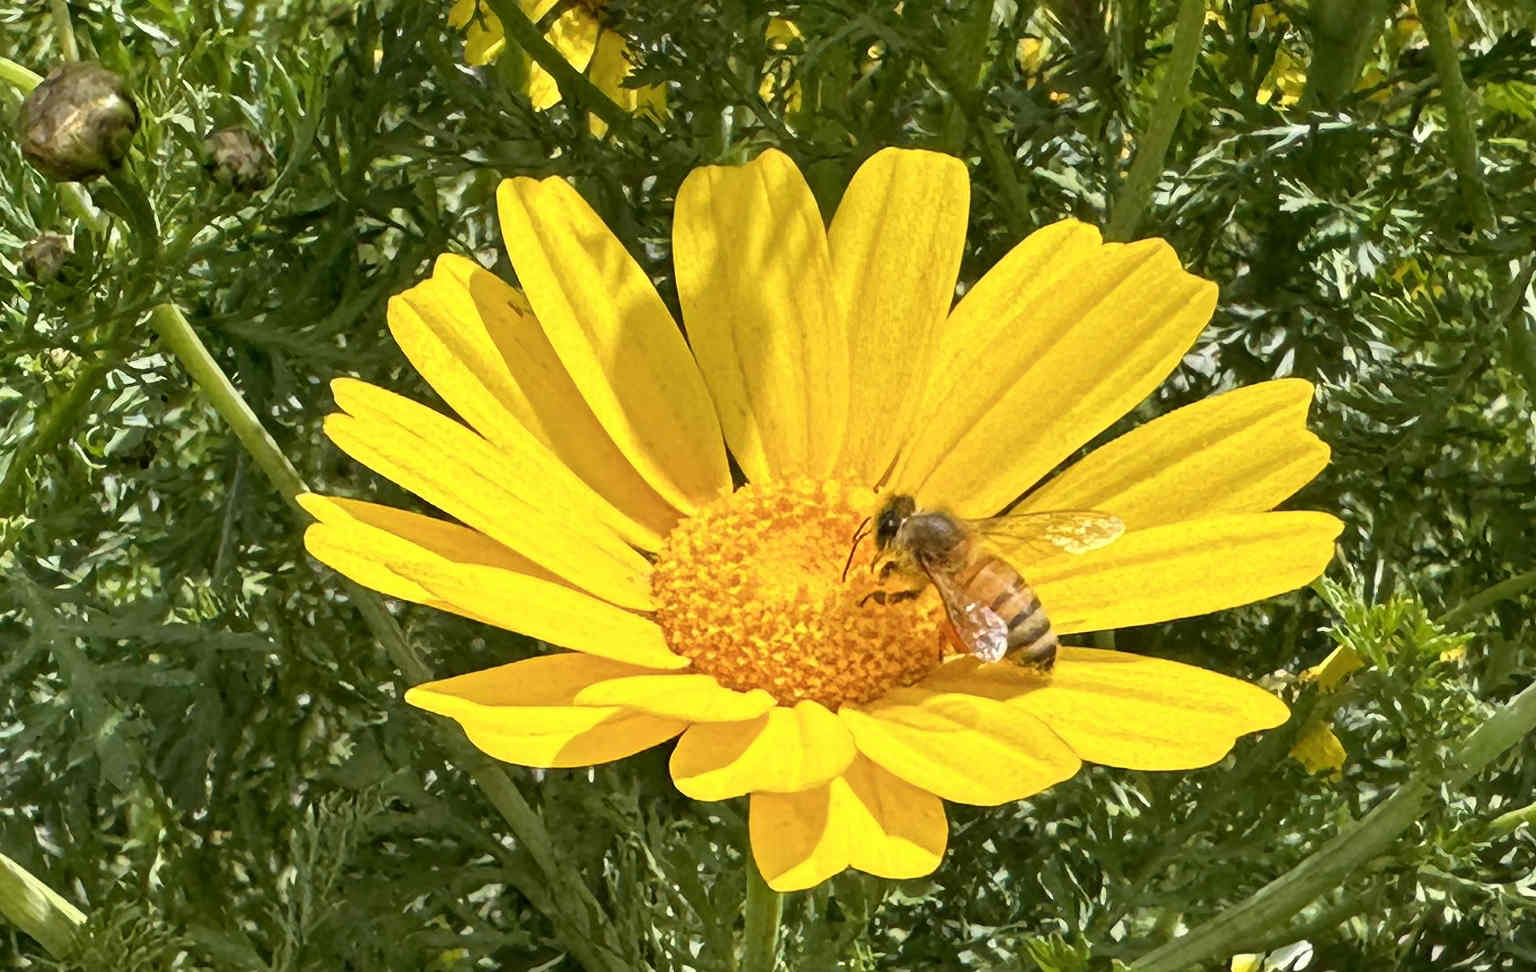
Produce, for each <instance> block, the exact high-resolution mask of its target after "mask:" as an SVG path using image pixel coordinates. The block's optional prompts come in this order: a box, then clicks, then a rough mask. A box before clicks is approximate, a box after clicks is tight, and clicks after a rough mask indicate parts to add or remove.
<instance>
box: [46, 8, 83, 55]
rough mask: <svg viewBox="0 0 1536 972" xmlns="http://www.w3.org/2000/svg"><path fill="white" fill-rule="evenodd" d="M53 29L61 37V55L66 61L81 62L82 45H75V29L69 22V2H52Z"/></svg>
mask: <svg viewBox="0 0 1536 972" xmlns="http://www.w3.org/2000/svg"><path fill="white" fill-rule="evenodd" d="M51 6H52V8H53V29H54V32H55V33H57V34H58V35H59V53H60V54H61V55H63V57H64V60H66V61H78V60H80V45H79V44H76V43H75V28H74V26H73V25H72V24H71V23H70V22H69V3H68V0H52V2H51Z"/></svg>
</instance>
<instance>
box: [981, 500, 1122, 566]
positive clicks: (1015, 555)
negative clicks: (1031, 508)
mask: <svg viewBox="0 0 1536 972" xmlns="http://www.w3.org/2000/svg"><path fill="white" fill-rule="evenodd" d="M966 522H967V523H969V524H970V526H971V528H972V529H974V530H975V531H976V532H977V533H978V534H980V535H981V536H983V537H985V538H986V539H987V540H988V541H989V542H990V543H991V544H992V545H993V546H995V547H997V548H998V549H999V550H1000V551H1001V552H1002V553H1003V554H1004V555H1005V556H1007V557H1008V558H1010V559H1018V560H1022V561H1025V562H1028V561H1030V560H1043V559H1045V558H1047V557H1052V556H1055V555H1056V554H1060V553H1071V554H1084V553H1087V552H1088V551H1090V550H1097V549H1099V548H1100V547H1103V546H1107V545H1109V544H1111V543H1114V542H1115V541H1116V540H1118V539H1119V538H1120V535H1121V534H1122V533H1124V532H1125V522H1124V521H1123V520H1121V519H1120V518H1119V517H1118V516H1115V515H1114V514H1112V513H1100V512H1098V511H1097V510H1052V511H1049V512H1041V513H1011V514H1007V515H1005V516H995V517H992V518H991V519H990V520H968V521H966Z"/></svg>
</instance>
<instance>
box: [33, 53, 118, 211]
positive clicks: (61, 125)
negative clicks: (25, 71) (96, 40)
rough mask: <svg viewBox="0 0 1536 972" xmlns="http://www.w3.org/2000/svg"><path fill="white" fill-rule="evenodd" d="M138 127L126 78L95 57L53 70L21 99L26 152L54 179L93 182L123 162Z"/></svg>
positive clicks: (40, 168) (45, 173)
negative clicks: (98, 61)
mask: <svg viewBox="0 0 1536 972" xmlns="http://www.w3.org/2000/svg"><path fill="white" fill-rule="evenodd" d="M138 130H139V108H138V105H136V104H135V103H134V101H133V96H132V95H130V94H129V93H128V88H127V86H126V85H125V84H124V83H123V79H122V78H120V77H118V76H117V75H116V74H114V73H112V72H111V71H109V70H107V69H106V68H104V67H102V66H101V65H100V64H97V63H95V62H93V61H72V62H70V63H67V64H61V65H59V66H58V67H56V68H54V69H53V70H52V71H49V72H48V76H47V77H46V78H44V79H43V83H42V84H39V85H38V86H37V87H36V88H34V89H32V93H31V94H29V95H27V97H26V100H24V101H23V102H22V103H21V152H22V154H23V155H25V156H26V158H27V161H28V162H30V163H32V166H33V168H35V169H37V171H39V172H41V173H42V174H43V175H45V176H47V177H48V178H49V179H51V180H53V181H54V182H89V181H90V180H91V179H95V178H97V177H99V176H104V175H106V174H107V173H109V172H111V171H113V170H114V169H116V168H117V167H118V166H120V165H122V163H123V159H124V158H126V157H127V155H128V147H129V145H131V144H132V143H133V136H134V133H136V132H137V131H138Z"/></svg>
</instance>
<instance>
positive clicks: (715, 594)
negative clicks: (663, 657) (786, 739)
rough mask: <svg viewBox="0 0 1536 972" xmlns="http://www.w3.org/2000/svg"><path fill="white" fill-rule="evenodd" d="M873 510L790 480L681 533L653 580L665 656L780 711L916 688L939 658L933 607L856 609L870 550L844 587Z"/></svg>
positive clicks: (844, 495)
mask: <svg viewBox="0 0 1536 972" xmlns="http://www.w3.org/2000/svg"><path fill="white" fill-rule="evenodd" d="M873 507H874V494H873V493H871V492H870V491H869V490H867V489H857V488H851V487H844V486H842V485H840V484H837V483H817V482H813V481H810V480H797V481H794V482H787V483H767V484H753V485H748V486H745V487H743V488H742V489H739V490H737V491H736V492H735V493H732V494H731V495H730V496H727V497H725V498H724V499H721V500H718V501H716V502H715V503H713V504H711V505H710V506H708V507H706V508H705V509H704V510H702V511H700V513H699V514H698V515H697V516H693V517H690V518H689V519H686V520H684V521H683V522H681V523H679V524H678V525H677V527H676V528H674V529H673V531H672V533H671V534H670V535H669V536H668V537H667V542H666V546H665V548H664V549H663V550H662V552H661V557H660V559H659V561H658V562H657V564H656V569H655V572H654V575H653V581H652V588H653V591H654V594H655V599H656V605H657V607H656V621H657V623H658V624H660V625H661V629H662V631H663V632H664V633H665V634H666V638H667V644H668V646H669V647H671V649H672V650H673V651H675V652H677V653H678V654H681V655H684V656H686V657H688V658H690V659H692V660H693V666H694V668H695V669H697V670H698V671H701V672H705V673H707V674H710V675H713V676H714V677H715V678H716V679H717V680H718V681H719V682H720V684H722V685H724V686H726V687H727V688H732V689H737V690H739V691H747V690H749V689H754V688H760V689H764V690H766V691H767V692H768V693H769V694H771V695H772V696H773V697H774V698H775V699H776V700H778V702H779V703H780V704H783V705H793V704H794V703H796V702H799V701H801V700H804V699H810V700H813V701H816V702H820V703H821V704H822V705H825V706H827V707H828V708H830V709H836V708H837V707H838V706H839V705H842V704H843V703H844V702H853V703H857V702H867V701H869V700H871V699H875V698H879V697H880V696H881V695H884V694H885V693H886V692H887V691H889V690H891V689H893V688H899V687H901V686H904V685H912V684H914V683H915V682H917V681H918V680H920V679H921V678H922V677H923V676H924V675H926V674H928V673H929V672H930V671H932V670H933V669H934V667H936V666H937V665H938V664H939V660H940V658H941V656H942V654H943V652H944V632H943V624H944V609H943V607H942V606H941V605H940V604H939V600H938V598H937V596H936V595H935V594H934V593H933V592H932V591H931V590H929V591H925V592H924V593H923V594H922V595H921V596H920V597H918V598H916V599H912V600H903V601H899V602H890V603H886V604H880V603H878V602H876V601H874V600H869V601H867V602H865V603H864V604H863V605H862V606H861V605H860V604H859V600H860V599H861V598H863V597H864V595H866V594H868V593H869V592H871V591H874V590H878V589H880V585H878V584H877V582H876V579H875V578H874V577H873V576H871V574H870V571H869V560H870V556H871V555H872V552H873V551H872V550H871V546H872V545H871V544H870V543H869V542H867V541H866V542H865V544H864V545H863V546H862V547H861V548H860V551H859V555H858V556H856V557H855V558H854V562H853V566H852V568H851V569H850V570H849V571H848V579H847V581H846V582H844V580H843V579H842V574H843V565H844V563H845V562H846V561H847V558H848V550H849V547H850V545H851V543H852V537H853V532H854V530H855V529H856V528H857V527H858V526H859V523H860V522H861V521H862V520H863V519H864V516H865V512H866V511H868V510H870V509H873ZM903 583H904V582H903V581H901V580H897V581H894V582H888V583H887V584H886V585H885V586H886V589H890V590H898V589H900V587H901V586H902V584H903Z"/></svg>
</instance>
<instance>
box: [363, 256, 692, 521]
mask: <svg viewBox="0 0 1536 972" xmlns="http://www.w3.org/2000/svg"><path fill="white" fill-rule="evenodd" d="M389 329H390V332H391V333H392V334H393V335H394V338H395V342H396V343H397V344H399V345H400V348H401V350H403V351H404V352H405V354H406V356H407V357H408V358H410V360H411V364H412V365H413V366H414V367H415V368H416V370H417V371H418V372H420V373H421V375H422V377H423V378H425V379H426V380H427V382H428V383H429V384H431V385H432V387H433V389H434V390H435V391H436V392H437V393H438V394H439V395H441V396H442V397H443V400H444V401H445V402H447V403H448V405H449V406H451V407H452V408H453V410H454V411H455V412H457V413H458V414H459V415H460V416H461V417H462V418H463V419H464V421H465V422H467V423H468V424H469V425H470V426H471V427H472V428H474V429H475V431H477V432H479V433H480V434H481V435H483V436H485V437H486V438H487V439H488V440H490V441H491V442H493V443H496V444H497V445H502V446H506V447H507V448H508V449H510V450H519V449H521V448H523V443H524V442H525V440H526V436H527V435H528V434H531V435H532V436H534V437H535V438H536V439H537V440H538V441H539V442H541V443H542V444H543V445H545V446H546V447H547V448H548V449H549V450H550V451H551V452H553V453H554V454H555V455H556V456H557V457H558V458H559V459H560V461H561V462H563V463H564V464H565V465H566V466H568V467H569V468H570V469H571V471H572V472H574V473H575V474H576V475H577V476H578V477H579V478H580V479H581V480H582V481H583V482H585V483H586V484H587V485H589V486H591V487H592V489H593V490H595V491H596V492H597V494H598V495H599V496H601V497H602V498H603V499H604V500H606V501H607V502H608V503H611V504H612V505H613V506H614V507H616V508H617V510H619V511H622V512H623V514H624V517H625V518H624V519H622V520H620V519H616V520H615V524H616V525H615V528H616V529H618V530H619V531H620V533H621V534H622V535H623V536H624V537H625V539H627V540H629V541H630V542H632V543H635V544H636V545H637V546H640V547H642V548H643V549H649V550H654V549H656V544H657V540H658V538H659V537H660V536H663V535H665V534H666V532H667V531H669V530H670V529H671V528H672V527H673V525H675V524H676V522H677V520H678V516H679V513H678V511H677V510H676V509H674V508H673V507H671V506H669V505H668V504H667V503H666V502H665V501H664V500H662V499H661V497H660V496H658V495H657V494H656V492H655V490H653V489H651V488H650V487H649V486H648V485H646V483H645V481H644V480H643V479H641V478H640V476H639V474H638V473H636V472H635V471H634V469H633V468H632V467H631V466H630V465H629V462H628V460H626V459H625V458H624V456H623V455H622V454H621V453H620V452H619V450H618V449H617V448H616V447H615V446H614V444H613V442H612V440H610V439H609V438H608V434H607V433H606V432H604V431H603V428H602V426H600V425H598V423H597V419H596V418H595V417H594V416H593V415H592V412H591V410H590V409H589V408H587V404H586V402H585V401H584V400H583V399H582V397H581V393H580V392H579V391H577V390H576V386H575V385H574V384H572V382H571V379H570V376H569V375H567V374H566V373H565V369H564V367H563V366H562V365H561V364H560V359H559V358H558V357H556V355H555V350H554V348H552V347H550V344H549V339H548V338H546V337H545V336H544V330H543V328H542V327H540V326H539V322H538V319H537V318H535V317H534V316H533V309H532V308H531V307H529V306H528V301H527V299H526V298H524V297H523V295H522V294H521V293H520V292H519V291H518V290H517V289H516V288H514V287H511V286H509V285H508V284H506V283H505V282H504V281H502V280H501V279H500V278H499V277H497V276H496V275H495V274H492V273H490V272H488V271H486V270H483V269H481V268H480V267H479V265H477V264H475V263H473V262H472V261H470V260H466V259H464V258H463V257H458V256H453V255H451V254H445V255H443V256H441V257H438V259H437V264H436V266H435V267H434V269H433V274H432V277H431V278H430V279H428V280H425V281H423V282H422V283H420V284H417V285H416V286H415V287H412V288H411V289H409V290H407V291H405V292H404V293H403V294H400V295H399V296H397V297H395V298H394V299H392V300H391V301H390V304H389Z"/></svg>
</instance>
